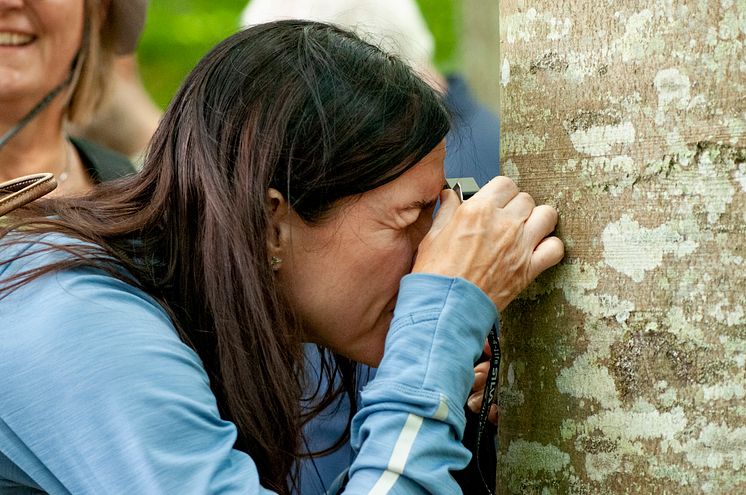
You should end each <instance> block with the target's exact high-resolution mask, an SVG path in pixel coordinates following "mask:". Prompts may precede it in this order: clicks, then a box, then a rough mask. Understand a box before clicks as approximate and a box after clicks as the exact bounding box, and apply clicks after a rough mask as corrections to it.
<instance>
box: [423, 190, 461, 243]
mask: <svg viewBox="0 0 746 495" xmlns="http://www.w3.org/2000/svg"><path fill="white" fill-rule="evenodd" d="M460 205H461V201H460V200H459V198H458V194H456V193H455V192H454V191H453V190H451V189H443V190H442V191H440V208H438V213H437V214H436V215H435V218H434V219H433V225H432V226H431V227H430V234H431V235H433V236H434V235H437V234H438V233H439V232H440V231H441V230H443V227H445V226H446V225H448V222H450V221H451V218H452V217H453V214H454V213H456V209H457V208H458V207H459V206H460Z"/></svg>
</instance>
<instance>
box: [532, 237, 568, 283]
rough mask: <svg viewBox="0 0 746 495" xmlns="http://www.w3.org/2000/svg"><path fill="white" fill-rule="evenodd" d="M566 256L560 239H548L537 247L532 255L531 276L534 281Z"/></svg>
mask: <svg viewBox="0 0 746 495" xmlns="http://www.w3.org/2000/svg"><path fill="white" fill-rule="evenodd" d="M564 255H565V245H564V244H563V243H562V241H561V240H560V239H559V237H554V236H552V237H547V238H546V239H544V240H543V241H541V242H540V243H539V245H538V246H536V249H534V252H533V254H532V255H531V266H530V267H529V276H530V277H531V279H532V280H533V279H534V278H536V277H538V276H539V274H540V273H541V272H543V271H544V270H546V269H547V268H549V267H551V266H554V265H556V264H557V263H559V262H560V261H561V260H562V257H563V256H564Z"/></svg>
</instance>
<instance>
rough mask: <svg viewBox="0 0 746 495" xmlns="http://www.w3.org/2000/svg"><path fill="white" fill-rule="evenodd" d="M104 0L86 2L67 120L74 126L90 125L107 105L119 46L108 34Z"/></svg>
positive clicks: (67, 109)
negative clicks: (93, 117) (115, 56)
mask: <svg viewBox="0 0 746 495" xmlns="http://www.w3.org/2000/svg"><path fill="white" fill-rule="evenodd" d="M102 3H103V2H102V0H85V9H84V13H83V15H84V18H83V35H82V41H81V45H80V50H79V52H78V55H77V59H76V61H75V66H74V67H73V69H72V70H73V76H72V81H71V83H70V89H69V99H68V104H67V108H66V109H65V118H66V119H67V120H68V121H70V122H72V123H74V124H78V125H80V124H84V123H86V122H87V121H88V120H89V119H90V118H91V116H92V115H93V114H94V113H95V111H96V110H97V109H98V108H99V106H100V105H101V103H102V102H103V100H104V98H105V96H106V94H107V90H108V82H109V80H110V79H111V71H112V62H113V60H114V54H115V42H114V40H113V39H112V38H111V36H107V33H111V32H112V30H111V29H106V26H107V18H108V17H109V16H107V15H106V12H105V11H103V10H102V8H103V7H102Z"/></svg>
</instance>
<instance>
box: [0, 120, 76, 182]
mask: <svg viewBox="0 0 746 495" xmlns="http://www.w3.org/2000/svg"><path fill="white" fill-rule="evenodd" d="M15 124H16V122H5V121H3V122H0V135H2V134H5V133H6V132H8V130H9V129H11V128H12V127H13V126H14V125H15ZM67 146H68V143H67V140H66V138H65V135H64V133H63V131H62V119H61V116H60V118H59V119H57V120H56V121H55V120H54V119H50V116H49V115H47V112H46V111H44V112H41V113H40V114H39V115H38V116H37V117H36V118H34V119H33V120H32V121H31V122H29V123H28V124H27V125H26V126H25V127H24V128H23V129H21V130H20V131H19V132H18V133H17V134H16V135H15V136H13V137H12V138H11V139H10V140H9V141H8V142H7V143H5V145H4V146H3V147H2V148H0V182H3V181H6V180H9V179H12V178H14V177H19V176H22V175H29V174H36V173H40V172H51V173H53V174H56V175H57V174H61V173H63V172H64V171H65V167H66V166H67V165H68V163H69V161H70V160H69V159H68V158H67V155H68V153H69V152H68V151H67Z"/></svg>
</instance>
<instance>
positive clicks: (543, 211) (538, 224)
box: [524, 205, 558, 246]
mask: <svg viewBox="0 0 746 495" xmlns="http://www.w3.org/2000/svg"><path fill="white" fill-rule="evenodd" d="M527 218H528V219H527V220H526V224H525V227H524V232H525V233H526V235H527V236H528V239H529V240H531V241H533V245H534V246H536V245H538V244H539V242H541V240H542V239H544V238H545V237H546V236H548V235H549V234H551V233H552V231H554V229H555V227H557V220H558V215H557V210H555V209H554V208H552V207H551V206H549V205H539V206H537V207H536V208H534V209H533V211H531V214H530V215H529V216H528V217H527Z"/></svg>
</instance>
